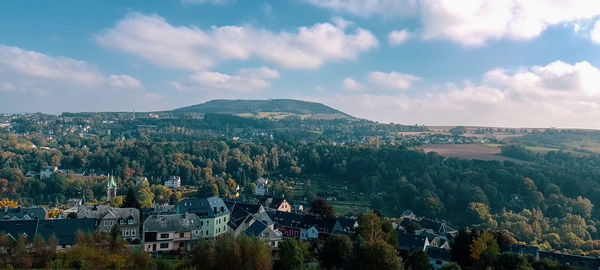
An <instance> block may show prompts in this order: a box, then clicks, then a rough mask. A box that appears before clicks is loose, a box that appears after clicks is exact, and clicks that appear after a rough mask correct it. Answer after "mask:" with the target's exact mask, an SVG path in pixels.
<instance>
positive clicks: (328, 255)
mask: <svg viewBox="0 0 600 270" xmlns="http://www.w3.org/2000/svg"><path fill="white" fill-rule="evenodd" d="M351 256H352V240H350V238H349V237H348V236H345V235H339V234H333V235H331V236H329V237H327V239H325V243H323V247H322V248H321V252H320V253H319V261H320V262H321V266H322V267H323V268H325V269H342V268H344V265H346V264H347V263H348V262H349V260H350V257H351Z"/></svg>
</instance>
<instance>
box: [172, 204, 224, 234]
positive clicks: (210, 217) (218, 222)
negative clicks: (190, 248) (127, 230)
mask: <svg viewBox="0 0 600 270" xmlns="http://www.w3.org/2000/svg"><path fill="white" fill-rule="evenodd" d="M177 214H181V215H183V214H194V215H197V216H198V218H200V223H201V225H202V230H203V232H202V233H201V234H200V235H201V237H203V238H213V237H217V236H219V235H221V234H224V233H226V232H227V231H228V226H227V222H229V216H230V212H229V209H227V206H225V203H224V202H223V200H221V198H218V197H208V198H204V199H185V200H182V201H180V202H178V203H177Z"/></svg>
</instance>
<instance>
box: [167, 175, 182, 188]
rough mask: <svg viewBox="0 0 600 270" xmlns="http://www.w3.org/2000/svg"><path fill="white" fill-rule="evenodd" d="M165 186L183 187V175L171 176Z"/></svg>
mask: <svg viewBox="0 0 600 270" xmlns="http://www.w3.org/2000/svg"><path fill="white" fill-rule="evenodd" d="M165 187H168V188H171V189H178V188H179V187H181V177H179V176H170V177H169V180H167V181H165Z"/></svg>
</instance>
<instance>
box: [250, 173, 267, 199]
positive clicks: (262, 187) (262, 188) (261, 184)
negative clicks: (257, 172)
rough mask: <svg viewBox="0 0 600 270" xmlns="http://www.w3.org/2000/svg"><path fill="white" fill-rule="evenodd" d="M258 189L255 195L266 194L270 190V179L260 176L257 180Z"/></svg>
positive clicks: (255, 190)
mask: <svg viewBox="0 0 600 270" xmlns="http://www.w3.org/2000/svg"><path fill="white" fill-rule="evenodd" d="M255 184H256V189H254V195H256V196H264V195H265V194H267V193H268V192H269V180H267V179H264V178H262V177H261V178H258V180H256V183H255Z"/></svg>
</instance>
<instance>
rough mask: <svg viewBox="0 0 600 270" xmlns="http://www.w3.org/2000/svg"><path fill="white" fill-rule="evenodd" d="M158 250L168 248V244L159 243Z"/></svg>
mask: <svg viewBox="0 0 600 270" xmlns="http://www.w3.org/2000/svg"><path fill="white" fill-rule="evenodd" d="M160 248H169V243H160Z"/></svg>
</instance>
